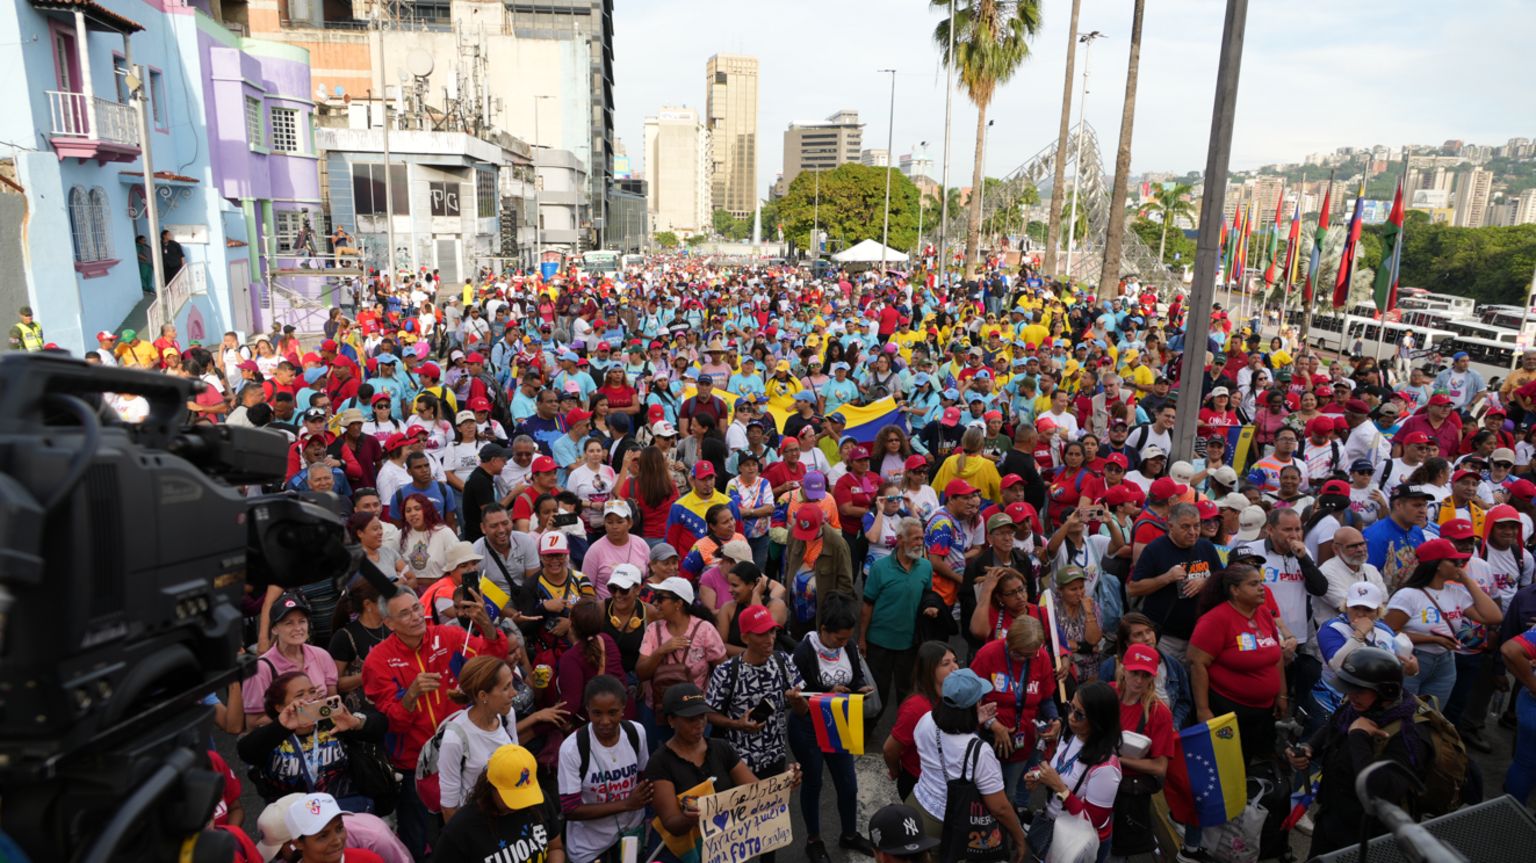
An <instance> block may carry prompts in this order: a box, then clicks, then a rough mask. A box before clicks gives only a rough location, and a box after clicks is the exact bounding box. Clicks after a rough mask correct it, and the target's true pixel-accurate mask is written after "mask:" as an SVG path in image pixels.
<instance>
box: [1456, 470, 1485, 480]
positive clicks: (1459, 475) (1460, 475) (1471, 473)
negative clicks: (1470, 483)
mask: <svg viewBox="0 0 1536 863" xmlns="http://www.w3.org/2000/svg"><path fill="white" fill-rule="evenodd" d="M1467 477H1471V478H1472V479H1475V480H1477V481H1479V482H1481V481H1482V479H1483V475H1482V474H1480V473H1478V472H1477V471H1475V470H1467V469H1466V468H1462V469H1461V470H1459V471H1456V473H1455V474H1454V475H1452V476H1451V482H1452V483H1458V482H1461V481H1462V480H1464V479H1466V478H1467Z"/></svg>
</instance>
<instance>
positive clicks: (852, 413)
mask: <svg viewBox="0 0 1536 863" xmlns="http://www.w3.org/2000/svg"><path fill="white" fill-rule="evenodd" d="M833 413H836V414H840V415H841V416H842V417H843V420H844V421H845V423H846V426H845V428H844V429H843V435H844V436H845V437H851V438H853V439H854V440H856V441H858V442H859V443H874V441H875V435H878V434H879V433H880V430H881V429H883V428H885V427H886V426H897V427H898V428H900V429H901V430H902V431H906V430H907V415H906V414H904V413H902V412H901V408H900V406H898V405H897V404H896V399H894V398H891V397H890V396H887V397H885V398H883V399H880V400H879V401H874V402H870V403H869V404H867V405H864V406H862V407H860V406H859V405H843V406H842V407H840V408H838V409H837V410H835V411H833Z"/></svg>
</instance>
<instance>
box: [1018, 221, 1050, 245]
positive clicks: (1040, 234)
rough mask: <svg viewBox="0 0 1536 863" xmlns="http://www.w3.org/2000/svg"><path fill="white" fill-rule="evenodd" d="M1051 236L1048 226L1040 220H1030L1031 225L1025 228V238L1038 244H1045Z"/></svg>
mask: <svg viewBox="0 0 1536 863" xmlns="http://www.w3.org/2000/svg"><path fill="white" fill-rule="evenodd" d="M1048 234H1049V230H1048V227H1047V225H1046V224H1045V223H1044V222H1042V221H1040V220H1039V219H1030V220H1029V225H1028V226H1026V227H1025V228H1024V236H1026V237H1029V238H1030V239H1031V240H1033V241H1034V242H1036V243H1043V242H1045V241H1046V237H1047V235H1048Z"/></svg>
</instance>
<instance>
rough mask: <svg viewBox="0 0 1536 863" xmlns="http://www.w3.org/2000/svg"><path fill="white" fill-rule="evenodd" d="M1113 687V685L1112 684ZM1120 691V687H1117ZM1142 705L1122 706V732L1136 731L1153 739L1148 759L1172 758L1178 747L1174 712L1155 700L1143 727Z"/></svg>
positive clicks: (1148, 751)
mask: <svg viewBox="0 0 1536 863" xmlns="http://www.w3.org/2000/svg"><path fill="white" fill-rule="evenodd" d="M1111 685H1113V684H1111ZM1116 691H1117V692H1118V691H1119V687H1116ZM1141 720H1142V712H1141V705H1139V704H1126V703H1124V702H1121V704H1120V730H1121V731H1134V732H1136V733H1137V734H1143V735H1146V736H1147V737H1150V738H1152V748H1151V749H1149V750H1147V754H1146V757H1147V758H1157V757H1159V756H1167V757H1168V758H1172V757H1173V756H1174V752H1175V751H1176V748H1177V745H1178V734H1177V733H1175V732H1174V730H1173V712H1172V711H1170V710H1169V709H1168V705H1166V704H1164V703H1162V702H1161V701H1158V700H1156V699H1153V701H1152V709H1151V710H1150V711H1148V713H1147V715H1146V720H1147V721H1146V725H1145V726H1143V725H1142V722H1141Z"/></svg>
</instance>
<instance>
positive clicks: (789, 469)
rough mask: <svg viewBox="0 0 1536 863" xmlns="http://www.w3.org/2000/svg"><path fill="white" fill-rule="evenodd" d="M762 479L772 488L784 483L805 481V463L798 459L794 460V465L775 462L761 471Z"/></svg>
mask: <svg viewBox="0 0 1536 863" xmlns="http://www.w3.org/2000/svg"><path fill="white" fill-rule="evenodd" d="M763 478H764V479H766V480H768V484H769V485H771V486H773V487H774V488H778V487H779V486H781V485H783V484H784V483H786V482H800V481H802V480H804V479H805V462H803V461H801V460H799V459H798V458H797V459H795V463H794V464H790V463H789V462H785V461H776V462H774V463H773V464H771V465H768V467H767V469H765V470H764V471H763Z"/></svg>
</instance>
